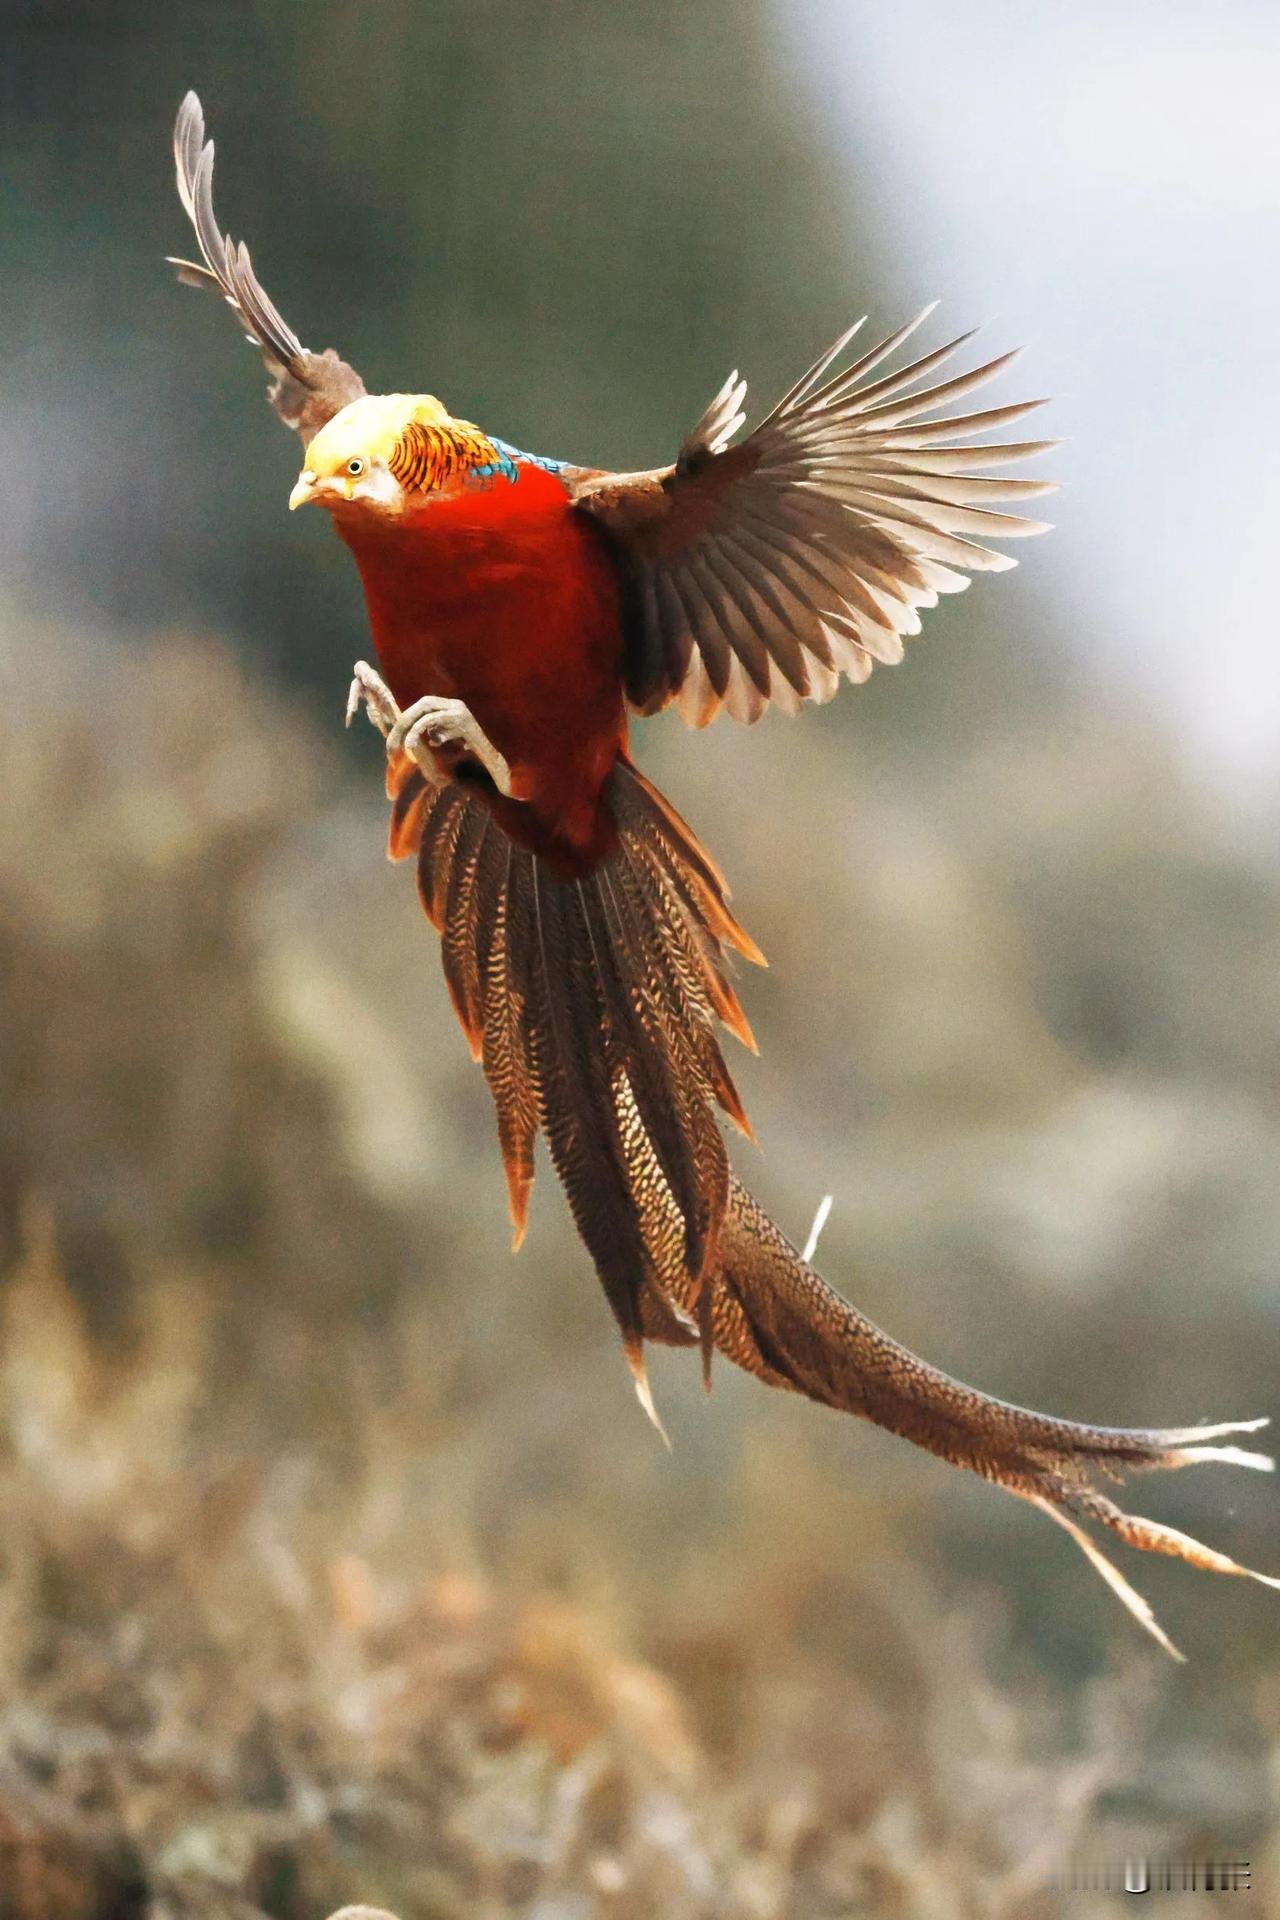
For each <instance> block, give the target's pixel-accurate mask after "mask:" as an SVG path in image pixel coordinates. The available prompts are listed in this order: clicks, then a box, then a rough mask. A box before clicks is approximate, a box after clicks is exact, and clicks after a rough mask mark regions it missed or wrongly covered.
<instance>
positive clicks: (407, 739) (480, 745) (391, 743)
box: [347, 660, 511, 798]
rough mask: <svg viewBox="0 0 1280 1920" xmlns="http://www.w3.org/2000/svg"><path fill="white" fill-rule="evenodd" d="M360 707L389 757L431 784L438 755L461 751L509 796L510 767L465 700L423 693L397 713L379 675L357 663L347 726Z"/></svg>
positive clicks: (387, 688)
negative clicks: (402, 757) (403, 760)
mask: <svg viewBox="0 0 1280 1920" xmlns="http://www.w3.org/2000/svg"><path fill="white" fill-rule="evenodd" d="M361 705H363V706H364V707H365V709H366V711H367V713H368V715H369V719H370V720H371V722H372V723H373V725H374V726H375V727H376V728H377V729H378V732H379V733H380V734H381V735H382V736H383V738H384V739H385V741H386V743H387V752H388V753H389V754H395V753H404V754H406V755H407V756H408V758H409V759H410V760H412V761H413V762H414V764H415V765H416V766H419V767H421V768H422V770H423V772H424V773H426V774H428V775H429V776H430V778H431V779H433V780H434V779H438V778H439V772H440V769H439V767H438V765H437V764H436V760H435V755H436V753H437V752H438V751H439V750H440V749H442V748H446V747H461V748H463V750H464V751H465V752H467V753H469V754H470V755H471V756H472V758H473V759H475V760H478V761H479V763H480V765H481V766H482V767H483V768H484V770H485V772H486V773H487V774H488V775H489V778H490V779H491V780H492V781H493V784H494V786H495V787H496V788H497V789H498V792H499V793H501V794H503V795H505V796H507V797H508V798H509V797H510V795H511V768H510V767H509V766H508V764H507V762H506V760H505V759H504V758H503V756H502V755H501V754H500V753H499V752H498V749H497V748H496V747H495V746H494V744H493V742H492V740H490V738H489V736H488V734H487V733H485V731H484V729H483V728H482V727H481V725H480V723H479V721H478V720H477V719H476V717H475V715H474V714H473V713H472V711H471V709H470V707H468V706H467V704H466V702H465V701H463V700H450V699H447V698H446V697H444V696H443V695H441V694H434V693H427V694H424V695H423V696H422V698H421V699H420V700H414V701H413V702H412V703H411V704H410V705H409V706H407V707H404V708H401V707H400V706H399V705H398V703H397V701H396V698H395V695H394V694H393V693H392V691H391V689H390V687H389V686H388V685H387V683H386V681H385V680H384V679H383V678H382V676H381V674H379V673H376V672H375V671H374V669H373V668H372V667H371V666H370V665H369V664H368V662H367V661H365V660H357V661H356V664H355V669H354V672H353V675H352V680H351V688H350V691H349V692H348V694H347V725H348V726H350V725H351V722H352V720H353V719H354V718H355V716H356V714H357V713H358V712H359V710H360V707H361Z"/></svg>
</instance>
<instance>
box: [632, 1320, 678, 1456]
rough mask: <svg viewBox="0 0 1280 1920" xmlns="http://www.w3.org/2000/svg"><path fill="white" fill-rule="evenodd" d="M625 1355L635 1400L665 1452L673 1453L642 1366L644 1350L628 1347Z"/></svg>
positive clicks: (647, 1376)
mask: <svg viewBox="0 0 1280 1920" xmlns="http://www.w3.org/2000/svg"><path fill="white" fill-rule="evenodd" d="M626 1354H627V1365H628V1366H629V1367H630V1369H631V1378H632V1380H633V1381H634V1382H635V1389H636V1399H637V1400H638V1401H639V1402H640V1405H641V1406H642V1407H643V1408H644V1410H645V1412H646V1413H647V1414H648V1416H649V1419H650V1421H651V1422H652V1424H653V1426H654V1427H655V1428H656V1429H657V1432H658V1435H659V1437H660V1438H661V1440H662V1444H663V1446H664V1447H665V1448H666V1449H667V1452H668V1453H674V1452H675V1448H674V1447H673V1446H672V1444H671V1435H670V1434H669V1433H668V1432H667V1430H666V1428H665V1427H664V1426H663V1424H662V1416H661V1414H660V1413H659V1412H658V1409H657V1407H656V1406H655V1404H654V1399H653V1389H652V1388H651V1387H650V1385H649V1375H648V1372H647V1370H646V1368H645V1364H644V1350H643V1348H641V1347H639V1346H636V1347H632V1346H630V1345H628V1347H627V1349H626Z"/></svg>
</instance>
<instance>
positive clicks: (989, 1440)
mask: <svg viewBox="0 0 1280 1920" xmlns="http://www.w3.org/2000/svg"><path fill="white" fill-rule="evenodd" d="M713 1324H714V1328H715V1344H716V1347H717V1349H718V1351H720V1352H721V1353H723V1354H725V1356H726V1357H727V1358H728V1359H730V1360H732V1361H733V1362H734V1363H735V1364H736V1365H737V1366H740V1367H743V1368H745V1370H746V1371H747V1372H748V1373H754V1374H756V1375H757V1376H758V1377H759V1378H760V1379H763V1380H765V1381H767V1383H768V1384H769V1385H770V1386H775V1387H786V1388H790V1389H791V1390H792V1391H794V1392H797V1393H803V1394H805V1395H806V1396H807V1397H808V1398H809V1399H811V1400H817V1401H819V1402H821V1403H822V1404H823V1405H824V1406H828V1407H835V1408H838V1409H840V1410H841V1411H843V1412H846V1413H854V1414H858V1415H859V1416H860V1417H861V1418H862V1419H864V1420H871V1421H874V1422H875V1424H876V1425H877V1426H881V1427H885V1428H887V1429H888V1430H889V1431H890V1432H891V1433H896V1434H899V1435H900V1436H901V1437H902V1438H903V1439H905V1440H911V1441H914V1443H915V1444H916V1446H919V1447H924V1448H927V1449H928V1451H929V1452H930V1453H936V1454H938V1455H939V1456H940V1458H942V1459H943V1460H947V1461H950V1462H951V1464H952V1465H954V1466H960V1467H968V1468H970V1469H971V1470H972V1471H973V1472H974V1473H978V1474H981V1475H982V1476H983V1478H984V1479H987V1480H992V1481H994V1482H995V1483H996V1484H997V1485H998V1486H1001V1487H1004V1488H1005V1489H1006V1490H1007V1491H1008V1492H1009V1493H1014V1494H1017V1495H1019V1497H1020V1498H1022V1499H1024V1500H1028V1501H1030V1502H1031V1504H1032V1505H1033V1506H1036V1507H1039V1508H1040V1509H1041V1510H1042V1511H1043V1512H1046V1513H1048V1514H1049V1515H1050V1516H1051V1517H1052V1518H1053V1519H1055V1520H1056V1521H1058V1522H1059V1524H1060V1525H1062V1526H1063V1527H1065V1528H1066V1530H1067V1532H1068V1533H1070V1534H1071V1536H1072V1538H1073V1539H1074V1540H1075V1541H1076V1542H1077V1544H1078V1545H1079V1546H1080V1547H1081V1548H1082V1550H1083V1551H1084V1553H1085V1554H1086V1556H1087V1557H1088V1559H1089V1560H1090V1562H1091V1564H1092V1565H1093V1566H1094V1567H1095V1568H1096V1569H1097V1570H1098V1572H1099V1573H1101V1574H1102V1576H1103V1578H1104V1579H1105V1580H1106V1581H1107V1583H1108V1585H1110V1586H1111V1587H1112V1589H1113V1590H1114V1591H1115V1592H1116V1593H1117V1594H1118V1595H1119V1597H1120V1598H1121V1600H1122V1601H1123V1602H1124V1604H1125V1606H1126V1607H1128V1609H1129V1611H1130V1612H1131V1613H1132V1614H1133V1615H1134V1617H1135V1619H1137V1620H1138V1621H1139V1622H1140V1624H1141V1625H1142V1626H1144V1627H1145V1628H1146V1630H1147V1631H1148V1632H1149V1633H1151V1634H1152V1636H1153V1637H1154V1638H1155V1639H1156V1640H1157V1641H1158V1642H1159V1643H1160V1645H1161V1646H1163V1647H1164V1648H1165V1649H1166V1651H1167V1652H1169V1653H1171V1654H1173V1655H1174V1656H1175V1657H1178V1658H1180V1657H1181V1656H1180V1655H1178V1654H1177V1649H1176V1648H1175V1647H1174V1646H1173V1644H1172V1642H1171V1641H1169V1639H1168V1637H1167V1635H1166V1634H1165V1633H1164V1632H1163V1630H1162V1628H1161V1627H1160V1625H1159V1623H1158V1622H1157V1621H1156V1619H1155V1617H1154V1615H1153V1614H1152V1612H1151V1609H1150V1607H1149V1606H1148V1605H1147V1602H1146V1601H1145V1600H1144V1599H1143V1598H1142V1597H1141V1595H1139V1594H1138V1593H1136V1592H1135V1590H1134V1589H1133V1587H1132V1586H1130V1584H1129V1582H1128V1581H1127V1580H1126V1579H1125V1578H1124V1576H1123V1575H1122V1574H1121V1573H1120V1572H1119V1570H1118V1568H1116V1567H1115V1566H1113V1565H1112V1563H1111V1562H1110V1561H1109V1560H1108V1559H1107V1558H1106V1556H1105V1554H1103V1552H1102V1550H1101V1548H1100V1547H1099V1546H1098V1545H1097V1543H1096V1541H1094V1540H1093V1539H1092V1538H1091V1537H1090V1536H1089V1534H1088V1533H1086V1532H1085V1530H1084V1528H1083V1527H1082V1526H1081V1525H1080V1524H1079V1523H1080V1521H1082V1520H1092V1521H1095V1522H1096V1523H1097V1524H1099V1525H1101V1526H1103V1527H1106V1528H1107V1529H1108V1530H1109V1531H1110V1532H1112V1533H1114V1534H1115V1535H1116V1536H1117V1538H1119V1539H1120V1540H1122V1541H1123V1542H1124V1543H1125V1545H1127V1546H1130V1547H1136V1548H1138V1549H1140V1550H1141V1551H1144V1552H1148V1553H1164V1554H1171V1555H1173V1556H1175V1557H1176V1558H1178V1559H1181V1560H1186V1561H1188V1562H1190V1564H1191V1565H1192V1566H1195V1567H1201V1568H1203V1569H1205V1570H1206V1571H1208V1572H1211V1573H1229V1574H1238V1575H1242V1576H1243V1577H1245V1578H1247V1579H1251V1580H1258V1581H1261V1582H1262V1584H1263V1585H1264V1586H1272V1587H1280V1580H1278V1579H1276V1578H1274V1577H1273V1576H1271V1575H1269V1574H1264V1573H1255V1572H1253V1571H1252V1569H1250V1568H1248V1567H1242V1566H1239V1565H1238V1564H1237V1563H1236V1562H1235V1561H1234V1560H1230V1559H1228V1558H1227V1556H1226V1555H1225V1554H1222V1553H1218V1552H1217V1551H1216V1550H1215V1549H1214V1548H1212V1547H1206V1546H1204V1545H1202V1544H1201V1542H1200V1541H1198V1540H1194V1539H1192V1538H1191V1537H1190V1535H1188V1534H1185V1533H1180V1532H1179V1531H1178V1530H1177V1529H1176V1528H1174V1527H1169V1526H1164V1525H1162V1524H1160V1523H1159V1522H1156V1521H1152V1520H1146V1519H1143V1518H1142V1517H1141V1516H1140V1515H1136V1514H1130V1513H1126V1512H1124V1511H1123V1510H1122V1509H1121V1508H1120V1507H1118V1506H1117V1505H1116V1504H1115V1502H1114V1501H1112V1500H1110V1499H1109V1498H1108V1497H1107V1496H1106V1494H1104V1493H1103V1492H1102V1491H1101V1489H1100V1487H1099V1486H1098V1484H1097V1483H1098V1480H1099V1479H1105V1480H1110V1481H1118V1480H1121V1479H1123V1478H1124V1476H1125V1475H1126V1474H1128V1473H1135V1472H1148V1471H1153V1470H1158V1469H1172V1468H1178V1467H1186V1466H1193V1465H1196V1464H1198V1463H1200V1462H1204V1461H1217V1462H1219V1463H1221V1464H1225V1465H1231V1466H1244V1467H1254V1468H1258V1469H1261V1470H1263V1471H1269V1470H1270V1469H1271V1468H1272V1467H1273V1465H1274V1462H1273V1461H1272V1460H1271V1458H1270V1457H1269V1456H1268V1455H1267V1454H1263V1453H1254V1452H1250V1451H1246V1450H1245V1449H1243V1448H1241V1447H1236V1446H1218V1445H1215V1444H1213V1443H1214V1442H1216V1441H1218V1440H1220V1439H1223V1438H1224V1437H1226V1436H1228V1435H1231V1434H1238V1433H1256V1432H1257V1431H1258V1430H1259V1429H1260V1428H1262V1427H1265V1426H1266V1425H1267V1424H1268V1421H1267V1420H1266V1418H1262V1419H1255V1420H1239V1421H1224V1422H1221V1423H1219V1424H1217V1425H1213V1426H1201V1427H1155V1428H1133V1427H1094V1426H1084V1425H1079V1424H1077V1423H1076V1422H1075V1421H1071V1420H1058V1419H1055V1418H1053V1417H1051V1416H1050V1415H1047V1414H1042V1413H1033V1412H1031V1411H1030V1410H1029V1409H1027V1408H1024V1407H1015V1406H1011V1405H1010V1404H1008V1402H1006V1401H1003V1400H996V1399H993V1398H992V1397H991V1396H990V1395H988V1394H984V1393H979V1392H978V1391H977V1390H976V1389H975V1388H973V1387H967V1386H964V1385H962V1384H961V1383H960V1382H959V1381H958V1380H953V1379H952V1378H951V1377H950V1376H949V1375H948V1374H945V1373H942V1372H940V1371H939V1370H938V1368H936V1367H932V1366H930V1365H929V1364H928V1363H927V1362H926V1361H924V1360H921V1359H919V1358H918V1357H917V1356H916V1355H915V1354H914V1353H911V1352H909V1351H908V1349H907V1348H906V1347H903V1346H900V1345H899V1344H898V1342H897V1341H896V1340H892V1339H890V1337H889V1336H888V1334H886V1333H884V1332H882V1331H881V1329H880V1328H879V1327H877V1326H876V1325H875V1324H874V1323H873V1322H872V1321H870V1320H868V1319H867V1318H866V1316H865V1315H864V1314H861V1313H859V1312H858V1310H857V1308H856V1307H853V1306H851V1305H850V1304H849V1302H848V1301H847V1300H845V1299H844V1298H843V1297H842V1296H841V1295H840V1294H838V1293H837V1292H836V1291H835V1290H834V1289H833V1288H832V1287H829V1286H828V1285H827V1283H826V1281H825V1280H823V1279H822V1278H821V1276H820V1275H819V1274H818V1273H816V1272H815V1271H814V1269H813V1268H812V1267H811V1266H810V1265H809V1264H808V1262H807V1261H806V1260H804V1259H803V1258H802V1257H801V1255H800V1254H798V1253H797V1252H796V1250H795V1248H794V1247H793V1246H792V1245H791V1244H790V1242H789V1241H788V1240H787V1239H786V1237H785V1236H784V1235H783V1234H782V1233H781V1232H780V1231H779V1230H778V1228H777V1227H776V1226H775V1225H774V1224H773V1222H772V1220H770V1219H769V1218H768V1216H767V1215H766V1214H765V1213H764V1212H763V1211H762V1210H761V1208H760V1207H759V1206H758V1205H757V1204H756V1202H755V1201H754V1200H753V1199H752V1198H751V1195H750V1194H749V1193H747V1192H746V1190H745V1188H743V1187H741V1186H740V1185H738V1183H737V1182H736V1181H735V1182H734V1183H733V1186H732V1190H731V1193H730V1199H729V1206H728V1210H727V1214H726V1219H725V1224H724V1227H723V1229H722V1232H721V1236H720V1265H719V1270H718V1272H717V1275H716V1280H715V1288H714V1305H713Z"/></svg>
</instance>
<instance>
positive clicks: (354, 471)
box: [347, 454, 366, 480]
mask: <svg viewBox="0 0 1280 1920" xmlns="http://www.w3.org/2000/svg"><path fill="white" fill-rule="evenodd" d="M365 465H366V463H365V461H363V460H362V459H361V458H360V456H359V454H357V455H356V456H355V457H354V459H351V460H348V462H347V472H348V473H349V474H350V475H351V478H352V479H353V480H358V479H359V478H360V475H361V474H362V473H363V472H364V470H365Z"/></svg>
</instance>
